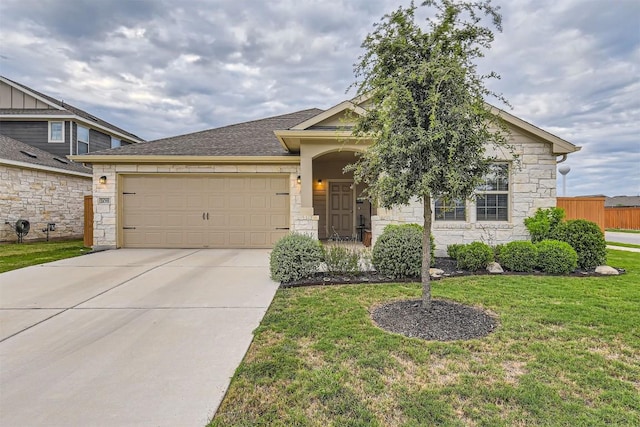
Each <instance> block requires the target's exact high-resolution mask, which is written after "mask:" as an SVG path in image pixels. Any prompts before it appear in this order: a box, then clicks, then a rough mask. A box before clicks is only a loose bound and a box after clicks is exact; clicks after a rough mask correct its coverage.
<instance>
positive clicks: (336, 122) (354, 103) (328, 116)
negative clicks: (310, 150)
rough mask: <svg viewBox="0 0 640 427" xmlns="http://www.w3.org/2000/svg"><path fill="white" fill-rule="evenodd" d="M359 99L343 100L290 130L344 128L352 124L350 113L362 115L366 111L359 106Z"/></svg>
mask: <svg viewBox="0 0 640 427" xmlns="http://www.w3.org/2000/svg"><path fill="white" fill-rule="evenodd" d="M359 101H360V100H359V99H351V100H348V101H343V102H341V103H340V104H337V105H334V106H333V107H331V108H329V109H328V110H325V111H323V112H321V113H320V114H318V115H316V116H313V117H311V118H309V119H308V120H305V121H304V122H302V123H300V124H298V125H296V126H293V127H292V128H291V130H308V129H309V130H310V129H325V130H326V129H345V128H350V127H352V125H353V120H352V119H351V117H352V115H353V114H354V113H355V114H358V115H364V114H366V111H365V110H364V109H363V108H362V107H361V106H360V103H359Z"/></svg>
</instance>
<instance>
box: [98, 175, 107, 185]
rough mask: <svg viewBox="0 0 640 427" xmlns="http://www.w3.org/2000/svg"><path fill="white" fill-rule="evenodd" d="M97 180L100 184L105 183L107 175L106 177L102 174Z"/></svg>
mask: <svg viewBox="0 0 640 427" xmlns="http://www.w3.org/2000/svg"><path fill="white" fill-rule="evenodd" d="M98 182H99V183H100V184H106V183H107V177H106V176H104V175H102V176H101V177H100V179H99V180H98Z"/></svg>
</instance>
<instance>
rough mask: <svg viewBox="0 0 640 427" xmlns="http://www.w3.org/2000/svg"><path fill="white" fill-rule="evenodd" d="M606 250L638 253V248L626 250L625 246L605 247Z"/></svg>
mask: <svg viewBox="0 0 640 427" xmlns="http://www.w3.org/2000/svg"><path fill="white" fill-rule="evenodd" d="M607 249H615V250H616V251H627V252H640V249H639V248H627V247H626V246H615V245H607Z"/></svg>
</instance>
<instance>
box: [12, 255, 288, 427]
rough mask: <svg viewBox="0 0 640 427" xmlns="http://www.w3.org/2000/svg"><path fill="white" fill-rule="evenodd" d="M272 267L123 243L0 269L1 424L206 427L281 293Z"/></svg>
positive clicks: (251, 258) (261, 260)
mask: <svg viewBox="0 0 640 427" xmlns="http://www.w3.org/2000/svg"><path fill="white" fill-rule="evenodd" d="M268 262H269V259H268V251H267V250H215V249H202V250H197V249H192V250H189V249H181V250H170V249H165V250H137V249H120V250H115V251H107V252H101V253H96V254H91V255H86V256H82V257H78V258H71V259H67V260H63V261H57V262H53V263H49V264H43V265H40V266H34V267H28V268H24V269H20V270H15V271H10V272H8V273H3V274H0V425H2V426H27V425H28V426H39V425H43V426H44V425H46V426H203V425H205V424H206V423H207V422H208V421H209V420H210V419H211V417H212V416H213V414H214V413H215V411H216V409H217V407H218V405H219V403H220V401H221V400H222V397H223V396H224V393H225V391H226V389H227V387H228V385H229V380H230V377H231V376H232V375H233V373H234V371H235V369H236V367H237V366H238V364H239V363H240V361H241V360H242V358H243V356H244V354H245V353H246V351H247V348H248V347H249V344H250V343H251V340H252V338H253V335H252V331H253V330H254V329H255V328H256V327H257V326H258V324H259V323H260V321H261V319H262V317H263V315H264V313H265V311H266V310H267V308H268V306H269V304H270V303H271V300H272V298H273V295H274V294H275V291H276V289H277V284H276V283H274V282H272V281H271V280H269V273H268V265H269V264H268Z"/></svg>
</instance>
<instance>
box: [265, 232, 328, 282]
mask: <svg viewBox="0 0 640 427" xmlns="http://www.w3.org/2000/svg"><path fill="white" fill-rule="evenodd" d="M321 262H322V245H321V244H320V242H319V241H318V240H316V239H314V238H313V237H310V236H307V235H306V234H299V233H290V234H288V235H286V236H284V237H283V238H282V239H280V240H278V242H276V244H275V246H274V247H273V251H271V258H270V260H269V266H270V269H271V279H272V280H274V281H276V282H281V283H289V282H293V281H296V280H300V279H303V278H305V277H309V276H312V275H313V274H315V273H317V272H318V270H319V268H320V263H321Z"/></svg>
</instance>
